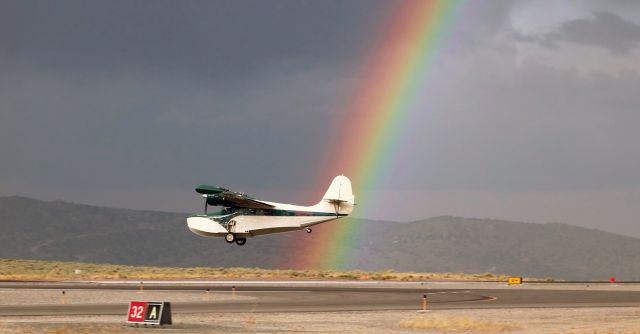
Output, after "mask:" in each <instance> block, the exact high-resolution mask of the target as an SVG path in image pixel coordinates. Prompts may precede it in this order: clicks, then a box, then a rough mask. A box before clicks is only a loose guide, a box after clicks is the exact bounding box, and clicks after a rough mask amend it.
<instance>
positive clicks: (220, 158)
mask: <svg viewBox="0 0 640 334" xmlns="http://www.w3.org/2000/svg"><path fill="white" fill-rule="evenodd" d="M395 4H396V3H394V2H389V1H368V0H367V1H364V0H363V1H101V2H97V1H84V0H83V1H56V2H50V1H0V142H1V143H2V145H0V157H1V163H0V195H25V196H31V197H36V198H41V199H62V200H68V201H74V202H81V203H89V204H98V205H105V206H119V207H128V208H145V209H159V210H166V211H174V210H179V211H194V210H200V209H201V208H200V206H201V204H202V203H201V200H200V199H199V198H198V197H197V196H196V195H195V194H194V193H193V190H192V189H193V187H194V185H197V184H201V183H210V184H220V185H226V186H228V187H231V188H234V189H238V190H242V191H247V192H250V193H252V194H254V195H257V196H259V197H264V198H267V199H271V200H281V201H286V202H303V203H305V202H309V201H310V196H311V194H315V193H316V192H317V191H316V192H314V191H313V190H312V189H309V188H310V187H312V186H315V185H316V181H315V180H314V178H315V177H316V175H314V173H316V172H317V165H318V163H319V162H318V161H317V157H318V156H319V155H320V153H321V152H324V151H326V150H327V149H328V148H327V147H326V145H327V143H328V142H329V140H327V136H328V135H329V133H328V131H327V129H328V128H329V127H330V125H331V124H332V121H333V120H335V119H336V118H339V117H342V116H344V115H342V114H341V113H343V112H344V110H343V109H342V108H340V106H341V103H342V102H343V101H344V100H345V99H346V98H347V97H348V94H349V92H350V90H349V89H350V87H353V86H354V84H355V85H357V83H358V80H359V79H360V78H359V77H358V73H357V70H356V69H357V68H358V66H359V65H361V64H362V63H363V62H364V61H365V60H366V57H367V55H368V54H369V51H371V50H373V49H374V48H375V46H376V42H377V39H376V38H377V37H379V36H378V32H379V29H380V28H381V27H382V26H383V25H382V24H381V23H382V22H385V20H386V19H388V17H389V14H390V10H391V8H393V6H394V5H395ZM639 87H640V3H639V2H637V1H563V2H558V1H504V2H502V1H491V2H482V3H481V4H479V3H474V2H469V3H468V4H467V6H466V7H464V8H463V9H462V13H461V14H460V18H459V19H458V20H457V21H456V26H455V29H454V32H453V33H452V36H451V39H450V42H449V43H447V47H446V48H443V49H442V50H441V53H440V54H439V56H438V60H437V61H436V66H435V69H434V70H433V72H432V74H430V78H429V84H428V89H425V90H424V91H423V92H421V94H420V96H419V99H418V101H416V103H415V105H416V107H415V109H416V110H415V111H414V113H413V115H414V116H412V117H413V118H412V119H411V122H410V123H409V124H406V127H405V131H404V136H403V137H402V138H400V139H399V144H400V146H399V147H398V148H397V150H396V152H395V154H394V155H392V156H391V157H390V159H392V161H391V162H390V166H392V167H393V168H391V170H393V173H388V174H386V175H384V176H381V178H382V179H383V180H381V182H380V184H379V186H378V187H377V188H376V189H372V194H374V196H372V197H373V198H374V199H375V200H376V201H378V202H379V204H380V210H378V211H377V212H368V213H366V216H367V218H378V219H388V220H398V221H403V220H413V219H420V218H427V217H430V216H434V215H441V214H452V215H462V216H473V217H487V218H506V219H517V220H524V221H534V222H547V221H557V222H566V223H570V224H574V225H580V226H587V227H595V228H599V229H603V230H607V231H612V232H617V233H622V234H628V235H633V236H637V237H640V227H638V223H639V220H638V217H639V215H640V205H638V204H639V203H640V176H639V175H638V171H640V132H639V131H638V126H639V125H640V113H639V112H638V106H640V88H639ZM328 181H329V180H327V182H328ZM357 195H358V194H356V196H357ZM390 207H392V208H394V209H393V210H389V208H390ZM355 215H356V216H358V214H357V212H356V214H355Z"/></svg>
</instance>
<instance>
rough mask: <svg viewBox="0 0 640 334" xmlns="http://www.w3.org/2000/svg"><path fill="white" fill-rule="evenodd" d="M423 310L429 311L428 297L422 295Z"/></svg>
mask: <svg viewBox="0 0 640 334" xmlns="http://www.w3.org/2000/svg"><path fill="white" fill-rule="evenodd" d="M422 310H423V311H425V312H426V311H427V295H426V294H424V295H422Z"/></svg>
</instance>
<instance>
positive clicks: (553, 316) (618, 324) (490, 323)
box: [0, 307, 640, 334]
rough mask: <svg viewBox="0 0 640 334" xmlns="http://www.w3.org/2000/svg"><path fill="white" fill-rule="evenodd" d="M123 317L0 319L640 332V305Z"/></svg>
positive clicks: (34, 326)
mask: <svg viewBox="0 0 640 334" xmlns="http://www.w3.org/2000/svg"><path fill="white" fill-rule="evenodd" d="M125 320H126V319H124V317H122V316H40V317H0V333H158V332H176V333H570V334H587V333H588V334H596V333H597V334H601V333H616V334H617V333H623V334H630V333H639V334H640V307H621V308H573V309H554V308H545V309H506V310H505V309H488V310H487V309H483V310H435V311H429V312H427V313H418V312H416V311H378V312H369V311H366V312H308V313H303V312H300V313H236V314H231V313H227V314H174V316H173V320H174V324H173V325H167V326H164V328H133V327H127V326H126V325H125Z"/></svg>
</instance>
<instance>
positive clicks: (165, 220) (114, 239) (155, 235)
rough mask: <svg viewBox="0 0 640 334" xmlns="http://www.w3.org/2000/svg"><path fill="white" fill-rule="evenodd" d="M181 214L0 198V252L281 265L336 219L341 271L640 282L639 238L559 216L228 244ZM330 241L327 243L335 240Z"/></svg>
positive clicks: (449, 221)
mask: <svg viewBox="0 0 640 334" xmlns="http://www.w3.org/2000/svg"><path fill="white" fill-rule="evenodd" d="M186 216H187V214H186V213H171V212H162V211H151V210H133V209H117V208H109V207H101V206H93V205H86V204H75V203H70V202H65V201H59V200H56V201H49V202H48V201H40V200H35V199H31V198H28V197H21V196H6V197H0V224H1V226H2V231H3V233H2V234H1V235H0V258H25V259H39V260H57V261H84V262H96V263H117V264H127V265H154V266H177V267H190V266H211V267H262V268H286V267H283V266H284V263H285V262H286V261H283V259H285V258H287V257H288V256H289V255H290V253H292V252H299V251H305V248H300V249H292V247H293V246H292V245H295V244H297V243H296V241H298V239H299V238H304V239H303V241H304V243H305V244H308V246H309V247H318V246H321V247H330V246H332V245H330V244H327V245H320V244H318V243H319V242H320V241H321V240H327V238H323V237H322V235H323V234H324V235H325V236H326V235H329V238H330V236H331V234H332V233H336V228H337V227H338V224H344V223H346V224H350V223H357V224H358V225H359V226H362V228H361V229H359V230H358V231H357V232H358V233H357V236H356V238H358V239H359V242H357V243H353V244H347V245H344V247H346V252H345V254H347V255H348V256H349V258H348V261H347V263H348V265H347V267H346V268H341V269H361V270H368V271H376V270H389V269H391V270H397V271H422V272H463V273H482V272H493V273H497V274H511V275H523V276H532V277H554V278H558V279H607V278H609V277H611V276H616V277H617V278H619V279H628V280H638V279H640V239H637V238H633V237H629V236H622V235H617V234H614V233H610V232H606V231H601V230H597V229H590V228H583V227H576V226H572V225H569V224H564V223H543V224H540V223H531V222H528V223H521V222H511V221H507V220H495V219H480V218H463V217H455V216H441V217H432V218H429V219H424V220H418V221H412V222H406V223H394V222H381V221H370V220H362V219H356V218H347V219H341V220H339V221H336V222H331V223H327V224H322V225H319V226H316V227H314V232H313V233H312V234H307V233H304V232H291V233H283V234H277V235H267V236H261V237H257V238H251V239H249V241H248V243H247V245H245V246H243V247H239V246H236V245H228V244H226V243H225V242H224V241H223V240H222V239H217V238H214V239H211V238H203V237H199V236H196V235H195V234H193V233H191V232H190V231H189V230H188V229H187V226H186V222H185V218H186ZM334 246H335V245H334Z"/></svg>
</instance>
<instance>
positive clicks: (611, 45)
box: [514, 11, 640, 54]
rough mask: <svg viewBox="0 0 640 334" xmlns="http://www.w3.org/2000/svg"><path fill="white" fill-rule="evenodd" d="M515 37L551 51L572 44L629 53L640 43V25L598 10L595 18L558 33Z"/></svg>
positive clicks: (575, 22)
mask: <svg viewBox="0 0 640 334" xmlns="http://www.w3.org/2000/svg"><path fill="white" fill-rule="evenodd" d="M514 37H515V38H516V40H518V41H520V42H528V43H538V44H540V45H542V46H545V47H548V48H556V47H557V46H558V44H559V43H563V42H572V43H578V44H585V45H594V46H599V47H602V48H605V49H607V50H609V51H611V52H613V53H619V54H628V53H629V52H630V51H631V50H632V49H634V48H636V47H637V46H638V45H639V44H640V25H637V24H635V23H632V22H629V21H625V20H624V19H622V18H621V17H619V16H618V15H616V14H613V13H609V12H603V11H595V12H593V17H590V18H581V19H577V20H572V21H568V22H564V23H563V24H562V25H561V26H560V27H559V28H558V29H557V30H556V31H553V32H550V33H547V34H544V35H542V36H536V35H526V34H522V33H518V32H514Z"/></svg>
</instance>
